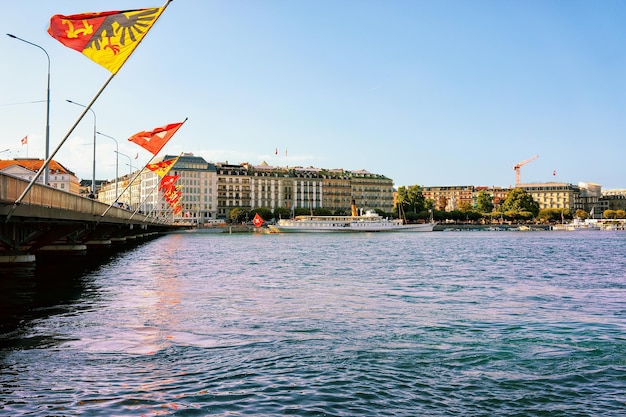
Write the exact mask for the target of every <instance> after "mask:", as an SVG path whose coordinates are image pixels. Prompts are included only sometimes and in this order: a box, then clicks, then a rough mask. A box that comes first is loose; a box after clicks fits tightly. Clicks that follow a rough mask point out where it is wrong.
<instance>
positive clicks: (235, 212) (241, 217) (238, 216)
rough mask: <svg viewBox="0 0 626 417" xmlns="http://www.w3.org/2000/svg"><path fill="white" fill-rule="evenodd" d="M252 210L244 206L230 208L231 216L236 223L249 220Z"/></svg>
mask: <svg viewBox="0 0 626 417" xmlns="http://www.w3.org/2000/svg"><path fill="white" fill-rule="evenodd" d="M249 215H250V212H249V211H248V210H247V209H245V208H243V207H235V208H233V209H231V210H230V213H229V218H230V220H231V221H233V222H235V223H241V222H244V221H246V220H247V217H248V216H249Z"/></svg>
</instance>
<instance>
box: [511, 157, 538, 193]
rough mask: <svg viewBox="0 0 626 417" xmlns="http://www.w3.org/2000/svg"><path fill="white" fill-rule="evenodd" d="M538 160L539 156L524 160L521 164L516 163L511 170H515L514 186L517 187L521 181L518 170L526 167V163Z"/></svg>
mask: <svg viewBox="0 0 626 417" xmlns="http://www.w3.org/2000/svg"><path fill="white" fill-rule="evenodd" d="M537 158H539V155H535V156H533V157H530V158H528V159H526V160H525V161H522V162H518V163H517V164H515V166H514V167H513V169H514V170H515V186H516V187H517V186H518V185H520V184H521V182H522V180H521V178H520V168H521V167H522V166H523V165H526V164H527V163H529V162H530V161H534V160H535V159H537Z"/></svg>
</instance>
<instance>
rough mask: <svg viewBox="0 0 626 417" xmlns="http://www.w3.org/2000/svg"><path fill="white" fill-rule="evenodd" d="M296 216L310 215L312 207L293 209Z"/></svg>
mask: <svg viewBox="0 0 626 417" xmlns="http://www.w3.org/2000/svg"><path fill="white" fill-rule="evenodd" d="M293 214H294V216H310V215H311V209H308V208H302V207H298V208H295V209H294V210H293Z"/></svg>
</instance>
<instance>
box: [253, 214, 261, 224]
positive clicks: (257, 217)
mask: <svg viewBox="0 0 626 417" xmlns="http://www.w3.org/2000/svg"><path fill="white" fill-rule="evenodd" d="M252 223H254V225H255V226H256V227H261V226H263V218H262V217H261V216H259V213H257V214H255V215H254V219H252Z"/></svg>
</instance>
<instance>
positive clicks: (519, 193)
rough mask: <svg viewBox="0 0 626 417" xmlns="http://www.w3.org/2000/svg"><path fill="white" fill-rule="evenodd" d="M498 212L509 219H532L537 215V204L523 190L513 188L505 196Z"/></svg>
mask: <svg viewBox="0 0 626 417" xmlns="http://www.w3.org/2000/svg"><path fill="white" fill-rule="evenodd" d="M500 212H502V213H504V215H505V216H507V217H508V218H509V219H514V220H522V219H524V220H527V219H529V218H530V219H532V218H533V217H537V215H538V214H539V203H537V202H536V201H535V200H533V197H532V196H531V195H530V194H528V192H527V191H526V190H524V189H523V188H514V189H513V190H511V191H510V192H509V193H508V194H507V196H506V199H505V200H504V202H503V203H502V205H501V206H500ZM529 214H530V216H529Z"/></svg>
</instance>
